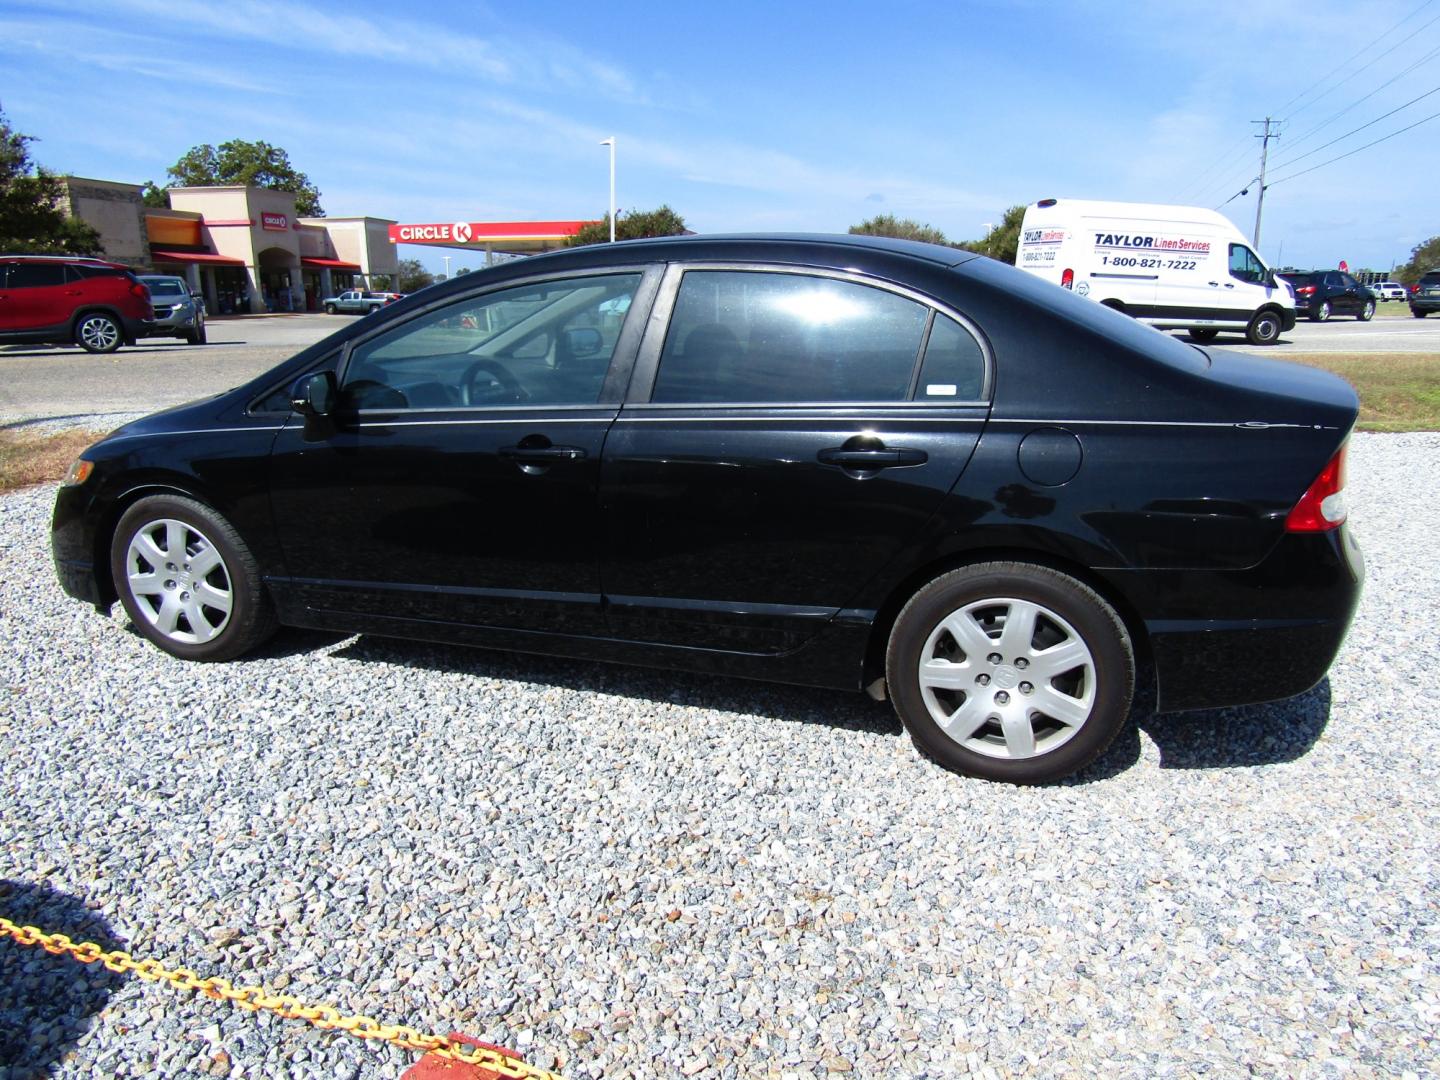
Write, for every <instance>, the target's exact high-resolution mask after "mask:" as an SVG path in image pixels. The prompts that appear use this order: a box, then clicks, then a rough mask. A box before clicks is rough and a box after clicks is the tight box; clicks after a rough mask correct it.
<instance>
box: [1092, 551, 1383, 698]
mask: <svg viewBox="0 0 1440 1080" xmlns="http://www.w3.org/2000/svg"><path fill="white" fill-rule="evenodd" d="M1148 573H1149V577H1148V578H1136V579H1134V580H1131V581H1129V582H1126V581H1123V580H1120V579H1112V580H1115V581H1116V584H1117V585H1120V586H1121V587H1122V588H1123V587H1124V586H1125V585H1126V584H1129V585H1132V586H1135V585H1139V586H1140V587H1141V595H1140V596H1138V597H1137V596H1135V594H1134V592H1132V593H1131V597H1132V600H1133V601H1135V602H1137V603H1138V605H1139V607H1140V609H1141V610H1140V615H1141V617H1142V618H1143V619H1144V623H1145V631H1146V637H1147V640H1148V645H1149V651H1150V656H1151V659H1152V660H1153V661H1154V665H1155V679H1156V684H1157V691H1158V702H1157V707H1158V709H1159V710H1160V711H1162V712H1175V711H1183V710H1187V709H1216V708H1222V707H1225V706H1229V705H1254V704H1258V703H1260V702H1263V701H1276V700H1279V699H1281V698H1287V697H1293V696H1294V695H1296V694H1301V693H1304V692H1305V691H1306V690H1309V689H1310V688H1311V687H1312V686H1314V685H1315V684H1316V683H1318V682H1319V681H1320V680H1321V679H1323V678H1324V677H1325V674H1326V672H1327V671H1329V670H1330V665H1331V664H1332V663H1333V662H1334V660H1335V656H1336V654H1337V653H1338V652H1339V651H1340V646H1341V645H1342V644H1343V643H1344V641H1345V634H1346V631H1347V630H1349V628H1350V620H1351V618H1352V617H1353V616H1354V614H1355V608H1356V606H1357V605H1358V604H1359V602H1360V592H1361V589H1362V586H1363V584H1364V580H1365V562H1364V557H1363V556H1362V555H1361V553H1360V548H1359V546H1358V545H1357V544H1356V543H1355V540H1354V538H1353V537H1352V536H1351V535H1350V533H1349V530H1348V529H1346V528H1345V527H1344V526H1342V527H1341V528H1339V529H1335V530H1333V531H1331V532H1327V533H1310V534H1289V535H1287V536H1286V537H1285V538H1284V539H1283V540H1282V541H1281V542H1280V543H1279V544H1278V545H1276V548H1275V550H1274V551H1273V552H1272V553H1271V554H1270V555H1269V556H1268V557H1267V558H1266V559H1265V560H1263V561H1262V562H1261V563H1260V564H1258V565H1257V566H1253V567H1251V568H1249V569H1247V570H1236V571H1215V572H1197V571H1173V572H1162V571H1149V572H1148ZM1120 577H1121V578H1128V577H1129V575H1128V574H1125V575H1121V576H1120ZM1152 611H1153V612H1154V615H1153V616H1152V615H1151V614H1149V612H1152Z"/></svg>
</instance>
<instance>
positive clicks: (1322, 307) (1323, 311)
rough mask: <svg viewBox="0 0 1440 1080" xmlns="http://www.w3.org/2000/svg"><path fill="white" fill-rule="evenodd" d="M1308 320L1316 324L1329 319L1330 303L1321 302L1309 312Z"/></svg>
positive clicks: (1327, 301)
mask: <svg viewBox="0 0 1440 1080" xmlns="http://www.w3.org/2000/svg"><path fill="white" fill-rule="evenodd" d="M1310 318H1312V319H1314V320H1315V321H1316V322H1324V321H1325V320H1326V319H1328V318H1330V301H1329V300H1322V301H1320V303H1318V304H1317V305H1315V307H1314V308H1313V309H1312V310H1311V312H1310Z"/></svg>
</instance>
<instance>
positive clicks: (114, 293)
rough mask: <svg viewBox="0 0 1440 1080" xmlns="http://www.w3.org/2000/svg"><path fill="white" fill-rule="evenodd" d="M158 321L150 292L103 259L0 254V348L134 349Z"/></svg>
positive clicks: (119, 268)
mask: <svg viewBox="0 0 1440 1080" xmlns="http://www.w3.org/2000/svg"><path fill="white" fill-rule="evenodd" d="M154 320H155V312H154V310H153V309H152V308H151V306H150V290H149V289H147V288H146V287H145V286H144V285H143V284H141V283H140V281H139V279H137V278H136V277H135V275H134V274H132V273H131V272H130V271H129V269H127V268H126V267H124V266H121V265H120V264H119V263H112V262H105V261H104V260H103V259H85V258H79V257H75V256H50V255H0V345H7V344H13V343H19V342H43V343H47V344H54V345H70V344H74V345H79V346H80V347H81V348H82V349H85V350H87V351H89V352H95V353H108V352H114V351H115V350H116V349H118V348H119V347H120V346H121V344H127V345H133V344H135V340H136V339H137V338H140V337H143V336H144V335H145V333H146V331H147V330H149V328H150V324H151V323H153V322H154Z"/></svg>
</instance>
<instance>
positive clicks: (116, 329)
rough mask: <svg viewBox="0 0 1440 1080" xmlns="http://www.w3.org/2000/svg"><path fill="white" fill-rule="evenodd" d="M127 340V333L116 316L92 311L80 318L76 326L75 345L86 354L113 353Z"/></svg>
mask: <svg viewBox="0 0 1440 1080" xmlns="http://www.w3.org/2000/svg"><path fill="white" fill-rule="evenodd" d="M124 340H125V331H124V330H122V329H121V328H120V324H119V323H118V322H117V321H116V320H115V318H114V316H112V315H106V314H105V313H104V312H103V311H91V312H88V313H87V314H85V315H81V316H80V320H79V321H78V322H77V323H76V324H75V344H77V345H79V346H80V347H81V348H82V349H84V350H85V351H86V352H92V353H112V352H114V351H115V350H116V349H118V348H120V344H121V342H123V341H124Z"/></svg>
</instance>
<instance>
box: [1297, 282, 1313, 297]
mask: <svg viewBox="0 0 1440 1080" xmlns="http://www.w3.org/2000/svg"><path fill="white" fill-rule="evenodd" d="M1314 291H1315V286H1314V285H1301V286H1300V288H1298V289H1296V290H1295V293H1296V295H1298V296H1309V295H1310V294H1311V293H1313V292H1314Z"/></svg>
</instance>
